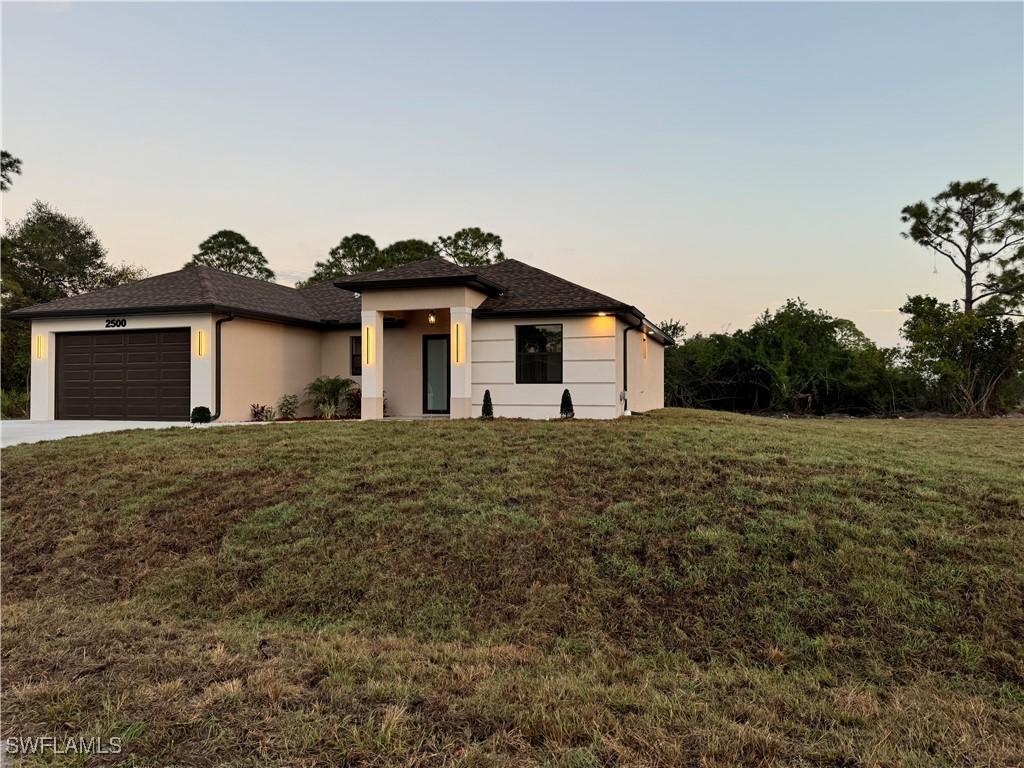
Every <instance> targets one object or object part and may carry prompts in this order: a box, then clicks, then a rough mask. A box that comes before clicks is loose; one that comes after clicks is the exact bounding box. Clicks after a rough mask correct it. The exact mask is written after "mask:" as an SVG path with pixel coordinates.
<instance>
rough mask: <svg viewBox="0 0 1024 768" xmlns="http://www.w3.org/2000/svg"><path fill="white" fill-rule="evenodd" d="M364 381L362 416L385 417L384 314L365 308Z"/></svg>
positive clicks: (363, 319)
mask: <svg viewBox="0 0 1024 768" xmlns="http://www.w3.org/2000/svg"><path fill="white" fill-rule="evenodd" d="M361 333H362V350H363V383H362V401H361V403H360V406H361V407H360V416H361V418H363V419H364V420H366V419H383V418H384V315H382V314H381V313H380V312H377V311H375V310H372V309H368V310H364V311H363V314H362V323H361Z"/></svg>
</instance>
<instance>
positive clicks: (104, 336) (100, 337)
mask: <svg viewBox="0 0 1024 768" xmlns="http://www.w3.org/2000/svg"><path fill="white" fill-rule="evenodd" d="M90 335H92V336H94V337H95V339H96V340H95V341H94V342H93V346H94V347H123V346H124V345H125V337H124V334H122V333H96V334H90Z"/></svg>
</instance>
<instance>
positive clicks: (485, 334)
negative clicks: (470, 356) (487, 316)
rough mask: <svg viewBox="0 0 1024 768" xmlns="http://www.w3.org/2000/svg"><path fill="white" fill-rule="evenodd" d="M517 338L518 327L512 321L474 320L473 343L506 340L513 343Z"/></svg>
mask: <svg viewBox="0 0 1024 768" xmlns="http://www.w3.org/2000/svg"><path fill="white" fill-rule="evenodd" d="M515 338H516V325H515V323H514V322H513V321H511V320H480V319H479V318H476V317H474V318H473V341H474V342H476V341H491V340H494V339H504V340H505V341H513V340H515Z"/></svg>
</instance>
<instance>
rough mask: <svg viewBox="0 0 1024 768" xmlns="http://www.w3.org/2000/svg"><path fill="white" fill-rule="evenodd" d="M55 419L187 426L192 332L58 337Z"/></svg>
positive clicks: (161, 329) (158, 330)
mask: <svg viewBox="0 0 1024 768" xmlns="http://www.w3.org/2000/svg"><path fill="white" fill-rule="evenodd" d="M56 343H57V369H56V391H57V400H56V417H57V418H58V419H136V420H145V421H187V420H188V418H189V407H190V403H191V347H190V331H189V329H188V328H160V329H154V330H143V331H106V332H102V331H101V332H98V333H58V334H57V335H56Z"/></svg>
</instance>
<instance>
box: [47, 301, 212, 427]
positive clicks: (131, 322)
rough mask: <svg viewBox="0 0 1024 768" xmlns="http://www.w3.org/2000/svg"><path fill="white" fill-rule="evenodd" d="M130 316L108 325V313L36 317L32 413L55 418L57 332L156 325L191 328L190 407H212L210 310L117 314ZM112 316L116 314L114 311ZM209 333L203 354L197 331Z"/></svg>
mask: <svg viewBox="0 0 1024 768" xmlns="http://www.w3.org/2000/svg"><path fill="white" fill-rule="evenodd" d="M116 316H117V317H123V318H125V319H126V320H127V323H126V325H125V326H124V327H123V328H110V329H108V328H106V327H105V325H106V318H105V317H102V316H100V317H69V318H53V319H36V320H33V321H32V339H31V341H32V347H31V351H30V354H31V355H32V363H31V374H30V375H31V407H30V417H31V418H32V419H36V420H39V421H46V420H50V419H53V418H54V415H55V411H56V408H55V390H54V385H55V381H56V372H57V341H56V334H58V333H70V332H73V331H96V332H105V331H108V330H109V332H111V333H117V332H118V331H142V330H147V329H153V328H188V329H189V335H190V336H191V339H192V342H191V347H192V359H191V381H190V389H191V405H190V410H191V408H195V407H196V406H198V405H205V406H207V407H209V408H210V410H211V411H212V410H213V386H214V353H215V350H214V338H213V316H212V315H209V314H167V315H125V314H120V315H116ZM112 317H113V315H112ZM200 330H201V331H203V332H204V333H205V334H206V339H207V348H206V350H205V354H204V355H203V356H202V357H200V356H199V355H198V354H197V349H196V341H195V340H196V332H197V331H200ZM37 336H42V338H43V355H42V357H40V356H38V354H37V349H36V337H37Z"/></svg>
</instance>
